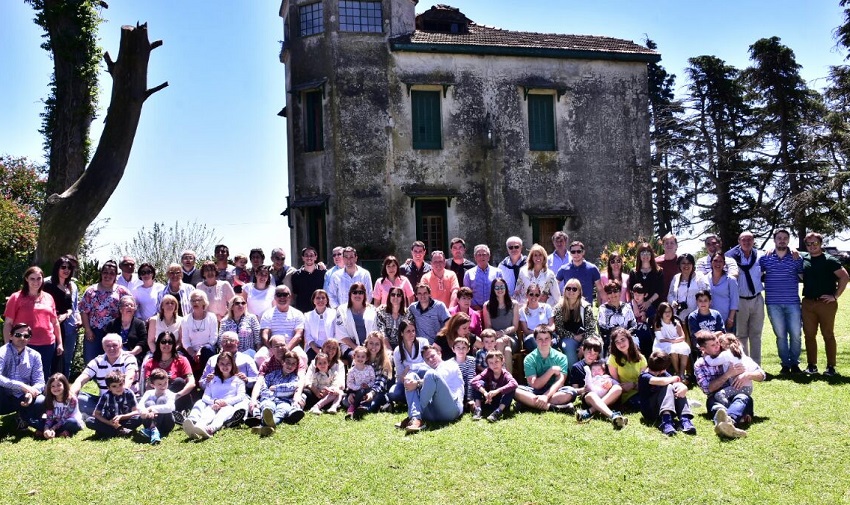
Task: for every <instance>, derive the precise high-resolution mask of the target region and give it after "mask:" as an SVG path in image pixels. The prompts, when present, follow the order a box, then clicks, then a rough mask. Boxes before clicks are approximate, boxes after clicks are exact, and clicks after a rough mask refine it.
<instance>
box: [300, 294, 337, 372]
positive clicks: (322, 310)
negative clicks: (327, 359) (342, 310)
mask: <svg viewBox="0 0 850 505" xmlns="http://www.w3.org/2000/svg"><path fill="white" fill-rule="evenodd" d="M312 302H313V306H314V307H315V308H314V309H313V310H311V311H309V312H307V313H306V314H304V347H306V348H307V359H309V360H310V361H313V360H314V359H315V358H316V355H317V354H319V353H320V352H321V351H322V349H323V348H324V345H325V342H327V341H328V340H330V339H332V338H336V310H334V309H332V308H330V307H329V306H328V303H329V302H330V297H329V296H328V292H327V291H325V290H324V289H317V290H315V291H313V297H312Z"/></svg>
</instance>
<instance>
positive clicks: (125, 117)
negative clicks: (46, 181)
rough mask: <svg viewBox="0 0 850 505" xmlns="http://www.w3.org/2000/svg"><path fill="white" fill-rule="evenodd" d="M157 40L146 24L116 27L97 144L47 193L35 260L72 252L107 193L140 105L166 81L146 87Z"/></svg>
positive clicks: (124, 157)
mask: <svg viewBox="0 0 850 505" xmlns="http://www.w3.org/2000/svg"><path fill="white" fill-rule="evenodd" d="M161 45H162V41H155V42H153V43H150V42H149V41H148V29H147V24H142V25H138V24H137V25H136V26H122V27H121V45H120V48H119V50H118V59H117V60H116V61H112V58H110V56H109V53H108V52H106V53H105V54H104V56H103V57H104V60H105V61H106V68H107V71H108V72H109V74H110V75H111V76H112V97H111V99H110V102H109V109H108V111H107V113H106V119H105V121H104V123H105V125H104V128H103V133H102V134H101V136H100V142H98V145H97V150H96V151H95V153H94V156H93V157H92V160H91V163H89V165H88V167H87V168H86V170H85V172H83V174H82V175H81V176H80V177H79V178H78V179H77V180H76V182H74V183H73V184H72V185H71V186H70V187H69V188H68V189H67V190H65V191H64V192H63V193H61V194H55V193H54V194H52V195H50V196H49V197H48V198H47V202H46V204H45V207H44V211H43V212H42V215H41V226H40V228H39V233H38V247H37V249H36V253H35V262H36V264H41V263H44V262H46V261H53V260H54V259H55V258H57V257H59V256H61V255H62V254H67V253H69V252H76V251H77V249H78V247H79V245H80V241H81V240H82V238H83V235H84V234H85V231H86V228H87V227H88V226H89V225H90V224H91V223H92V221H94V219H95V218H96V217H97V215H98V214H99V213H100V211H101V209H103V206H104V205H106V202H107V201H108V200H109V197H110V196H112V193H113V192H114V191H115V188H117V187H118V183H119V182H121V178H122V177H123V176H124V169H125V167H126V166H127V161H128V159H129V157H130V150H131V149H132V147H133V139H134V137H135V136H136V128H137V127H138V125H139V117H140V116H141V113H142V105H144V103H145V100H147V99H148V97H150V96H151V95H152V94H154V93H156V92H157V91H159V90H161V89H163V88H165V87H166V86H168V82H164V83H162V84H160V85H159V86H156V87H154V88H151V89H148V87H147V81H148V78H147V76H148V59H149V57H150V52H151V50H153V49H155V48H157V47H159V46H161Z"/></svg>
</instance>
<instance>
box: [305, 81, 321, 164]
mask: <svg viewBox="0 0 850 505" xmlns="http://www.w3.org/2000/svg"><path fill="white" fill-rule="evenodd" d="M324 149H325V138H324V132H323V125H322V90H320V89H319V90H315V91H308V92H306V93H304V151H305V152H312V151H323V150H324Z"/></svg>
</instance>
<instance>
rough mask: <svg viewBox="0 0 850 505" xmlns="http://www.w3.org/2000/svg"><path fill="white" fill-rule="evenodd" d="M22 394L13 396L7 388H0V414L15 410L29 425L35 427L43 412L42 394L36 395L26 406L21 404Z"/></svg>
mask: <svg viewBox="0 0 850 505" xmlns="http://www.w3.org/2000/svg"><path fill="white" fill-rule="evenodd" d="M23 399H24V395H23V394H21V395H20V396H15V395H14V394H11V393H10V391H9V390H8V389H0V415H2V414H9V413H11V412H16V413H17V414H18V415H20V416H21V419H23V420H24V422H25V423H27V425H29V426H33V427H37V426H38V423H39V421H41V415H42V414H44V395H38V396H37V397H35V399H34V400H33V401H32V403H30V404H29V405H28V406H26V407H22V406H21V400H23Z"/></svg>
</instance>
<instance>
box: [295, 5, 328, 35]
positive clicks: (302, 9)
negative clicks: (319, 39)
mask: <svg viewBox="0 0 850 505" xmlns="http://www.w3.org/2000/svg"><path fill="white" fill-rule="evenodd" d="M316 7H318V9H317V8H316ZM317 10H318V15H315V14H316V11H317ZM305 14H306V15H310V14H312V16H310V21H313V23H312V24H311V25H310V29H309V30H308V29H306V26H305V21H306V17H307V16H305ZM308 32H309V33H308ZM324 32H325V8H324V5H323V4H322V2H313V3H310V4H305V5H301V6H299V7H298V34H299V36H301V37H309V36H311V35H318V34H320V33H324Z"/></svg>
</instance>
